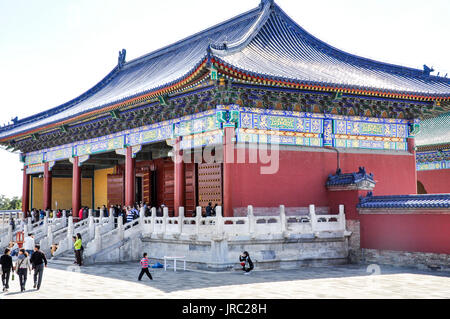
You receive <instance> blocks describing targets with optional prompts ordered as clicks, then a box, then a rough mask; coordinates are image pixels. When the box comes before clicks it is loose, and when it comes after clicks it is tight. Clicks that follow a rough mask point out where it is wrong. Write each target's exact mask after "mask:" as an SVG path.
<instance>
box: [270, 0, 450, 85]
mask: <svg viewBox="0 0 450 319" xmlns="http://www.w3.org/2000/svg"><path fill="white" fill-rule="evenodd" d="M274 8H275V10H277V11H278V12H279V13H281V14H282V16H283V18H285V19H287V20H288V22H289V23H290V24H291V25H293V26H294V27H295V28H296V29H297V31H300V32H301V33H303V34H304V35H306V36H307V37H309V38H310V39H311V40H313V41H314V42H315V43H317V44H318V45H320V46H321V47H322V48H324V49H327V50H331V51H334V52H336V53H338V54H340V55H342V56H341V58H342V57H349V58H351V59H353V60H354V61H358V62H365V63H370V64H375V65H377V66H381V67H389V68H392V69H395V70H396V71H397V72H398V73H401V74H404V75H409V76H411V75H414V76H419V77H423V79H426V80H430V79H434V80H438V81H444V82H447V83H450V78H446V77H443V76H437V75H425V73H424V70H421V69H416V68H412V67H407V66H403V65H399V64H393V63H388V62H383V61H378V60H374V59H370V58H366V57H363V56H359V55H356V54H353V53H349V52H347V51H344V50H342V49H339V48H336V47H334V46H332V45H330V44H328V43H326V42H325V41H323V40H321V39H319V38H317V37H315V36H314V35H312V34H311V33H309V32H308V31H307V30H306V29H304V28H303V27H301V26H300V25H299V24H298V23H297V22H296V21H295V20H294V19H292V18H291V17H290V16H289V15H288V14H287V13H285V12H284V11H283V9H281V8H280V7H279V6H278V5H276V4H275V6H274ZM405 71H409V72H412V73H414V74H411V73H408V72H405Z"/></svg>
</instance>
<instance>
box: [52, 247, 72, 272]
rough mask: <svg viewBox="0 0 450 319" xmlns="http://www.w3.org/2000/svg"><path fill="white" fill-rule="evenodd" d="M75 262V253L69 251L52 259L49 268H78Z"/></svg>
mask: <svg viewBox="0 0 450 319" xmlns="http://www.w3.org/2000/svg"><path fill="white" fill-rule="evenodd" d="M74 262H75V253H74V251H73V250H72V251H67V252H65V253H64V254H61V255H59V256H56V257H52V258H51V259H50V260H49V261H48V265H49V266H55V267H58V268H67V267H69V266H76V264H75V263H74Z"/></svg>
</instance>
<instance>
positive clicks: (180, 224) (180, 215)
mask: <svg viewBox="0 0 450 319" xmlns="http://www.w3.org/2000/svg"><path fill="white" fill-rule="evenodd" d="M183 220H184V207H179V209H178V233H180V234H181V233H183Z"/></svg>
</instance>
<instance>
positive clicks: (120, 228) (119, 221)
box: [117, 216, 124, 241]
mask: <svg viewBox="0 0 450 319" xmlns="http://www.w3.org/2000/svg"><path fill="white" fill-rule="evenodd" d="M117 229H118V237H119V240H120V241H122V240H123V237H124V229H123V218H122V217H121V216H119V218H117Z"/></svg>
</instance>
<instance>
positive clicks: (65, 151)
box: [44, 147, 73, 162]
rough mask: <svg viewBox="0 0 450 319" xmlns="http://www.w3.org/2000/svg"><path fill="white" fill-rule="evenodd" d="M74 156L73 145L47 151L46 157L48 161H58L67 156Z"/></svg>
mask: <svg viewBox="0 0 450 319" xmlns="http://www.w3.org/2000/svg"><path fill="white" fill-rule="evenodd" d="M72 156H73V148H72V147H64V148H60V149H57V150H54V151H49V152H47V153H45V156H44V159H45V161H46V162H49V161H58V160H62V159H66V158H70V157H72Z"/></svg>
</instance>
